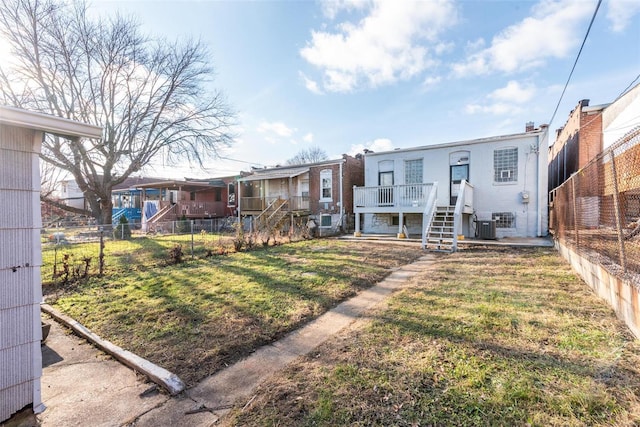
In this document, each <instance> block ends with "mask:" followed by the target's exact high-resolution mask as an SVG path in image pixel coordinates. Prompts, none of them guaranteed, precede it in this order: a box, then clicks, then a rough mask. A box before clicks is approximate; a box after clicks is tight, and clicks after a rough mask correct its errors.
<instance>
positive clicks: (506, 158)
mask: <svg viewBox="0 0 640 427" xmlns="http://www.w3.org/2000/svg"><path fill="white" fill-rule="evenodd" d="M517 180H518V149H517V148H504V149H501V150H494V152H493V181H494V182H516V181H517Z"/></svg>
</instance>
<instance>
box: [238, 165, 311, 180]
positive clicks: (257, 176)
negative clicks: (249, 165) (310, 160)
mask: <svg viewBox="0 0 640 427" xmlns="http://www.w3.org/2000/svg"><path fill="white" fill-rule="evenodd" d="M307 172H309V168H308V167H303V168H288V169H278V170H268V169H267V170H265V171H256V172H254V173H253V174H251V175H249V176H245V177H244V178H240V179H238V181H240V182H247V181H260V180H263V179H283V178H294V177H296V176H300V175H302V174H303V173H307Z"/></svg>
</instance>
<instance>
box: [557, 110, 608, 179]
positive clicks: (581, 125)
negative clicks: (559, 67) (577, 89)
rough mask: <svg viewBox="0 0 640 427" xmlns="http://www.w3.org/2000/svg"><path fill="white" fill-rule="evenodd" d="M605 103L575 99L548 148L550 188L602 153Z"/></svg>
mask: <svg viewBox="0 0 640 427" xmlns="http://www.w3.org/2000/svg"><path fill="white" fill-rule="evenodd" d="M607 105H608V104H603V105H595V106H592V107H590V106H589V100H588V99H583V100H582V101H580V102H578V105H577V106H576V108H575V109H574V110H573V111H571V113H570V114H569V118H568V119H567V122H566V123H565V125H564V126H563V127H561V128H560V129H558V130H557V134H556V141H555V142H554V143H553V145H552V146H551V147H549V191H551V190H553V189H554V188H556V187H558V186H559V185H561V184H562V183H563V182H565V181H566V180H567V179H568V178H569V177H570V176H571V175H573V174H574V173H575V172H577V171H578V170H579V169H580V168H582V167H584V166H585V165H586V164H587V163H589V161H591V159H593V158H594V157H595V156H597V155H598V154H600V153H601V152H602V113H603V111H604V109H605V108H606V107H607Z"/></svg>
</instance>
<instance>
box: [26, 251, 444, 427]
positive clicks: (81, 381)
mask: <svg viewBox="0 0 640 427" xmlns="http://www.w3.org/2000/svg"><path fill="white" fill-rule="evenodd" d="M433 259H434V256H433V255H431V254H427V255H424V256H423V257H421V258H420V259H419V260H418V261H416V262H414V263H411V264H408V265H405V266H403V267H400V268H398V269H396V270H395V271H394V272H392V273H391V274H390V275H389V276H387V278H386V279H384V280H383V281H381V282H380V283H378V284H377V285H375V286H374V287H372V288H370V289H368V290H365V291H362V292H360V293H359V294H358V295H357V296H355V297H353V298H351V299H350V300H348V301H345V302H343V303H342V304H340V305H338V306H337V307H336V308H334V309H333V310H330V311H329V312H327V313H325V314H324V315H322V316H320V317H319V318H317V319H316V320H314V321H312V322H310V323H309V324H307V325H306V326H304V327H302V328H301V329H299V330H296V331H294V332H292V333H290V334H289V335H287V336H286V337H284V338H283V339H281V340H279V341H277V342H275V343H273V344H271V345H267V346H264V347H261V348H259V349H258V350H256V352H255V353H253V355H251V356H250V357H248V358H246V359H243V360H241V361H239V362H238V363H236V364H234V365H232V366H230V367H228V368H226V369H224V370H222V371H220V372H218V373H217V374H215V375H212V376H210V377H208V378H205V379H204V380H202V381H201V382H200V383H199V384H198V385H196V386H194V387H193V388H191V389H188V390H186V391H185V392H184V393H182V394H181V395H179V396H176V397H173V398H170V397H168V396H166V395H164V394H159V393H157V392H156V391H154V390H153V389H151V391H147V390H149V387H152V386H151V384H148V383H147V384H144V383H143V382H142V381H141V379H140V378H135V374H134V373H133V372H132V371H131V370H129V369H128V368H125V367H124V366H121V365H120V366H118V367H116V366H110V367H108V368H107V370H106V372H104V371H102V370H101V369H99V365H103V364H105V366H106V364H107V363H111V364H115V365H119V364H118V363H117V362H115V361H113V360H108V361H107V360H102V359H100V356H96V355H95V354H94V355H90V356H88V359H87V357H84V358H82V359H81V360H82V361H79V362H74V359H73V357H74V356H73V355H64V354H59V356H60V358H61V359H62V361H64V364H63V365H59V367H58V368H57V369H59V372H57V371H54V370H53V368H52V367H53V366H55V363H53V364H50V365H49V366H48V367H45V369H44V377H43V400H44V402H45V404H46V405H47V406H48V407H49V409H48V410H47V411H45V413H44V414H42V415H41V416H39V418H40V420H41V421H42V425H43V426H45V427H46V426H54V425H55V426H58V425H69V426H71V425H92V426H100V425H104V426H118V425H130V426H175V425H179V426H207V427H209V426H211V425H213V424H214V423H216V422H217V421H218V420H219V419H220V418H221V417H222V416H224V415H225V414H226V413H227V412H228V411H229V410H230V409H231V407H232V405H233V404H234V403H236V402H238V401H239V402H243V401H244V402H248V401H249V400H250V399H251V397H252V392H253V390H254V389H255V388H256V386H258V384H260V383H261V382H262V381H264V380H265V379H267V378H268V377H270V376H271V375H273V374H274V373H276V372H277V371H279V370H282V369H283V368H284V367H285V366H286V365H287V364H289V363H290V362H292V361H293V360H294V359H296V358H297V357H299V356H303V355H305V354H307V353H309V352H310V351H312V350H313V349H314V348H316V347H317V346H318V345H320V344H321V343H323V342H324V341H325V340H327V339H328V338H330V337H331V336H332V335H334V334H336V333H338V332H339V331H341V330H342V329H344V328H345V327H348V326H349V325H351V324H352V323H353V322H354V321H355V320H356V319H358V318H359V317H361V316H362V315H363V314H364V313H365V312H366V311H367V310H369V309H371V308H372V307H374V306H375V305H377V304H379V303H380V302H382V301H383V300H384V299H385V298H387V297H388V296H389V295H390V294H391V293H392V292H393V291H395V290H397V289H399V288H401V287H402V286H403V285H405V284H407V282H408V279H409V278H410V277H412V276H414V275H415V274H417V273H418V272H419V271H421V270H422V269H424V268H425V267H426V266H428V265H429V264H431V263H432V262H433ZM55 336H56V334H55V329H54V336H52V337H50V340H51V341H48V346H49V345H50V346H51V348H52V349H56V342H55ZM72 338H73V337H72ZM78 346H81V344H79V345H78ZM85 346H87V347H89V346H88V345H86V344H85ZM90 348H91V347H90ZM56 351H57V350H54V352H56ZM72 351H76V349H75V348H74V349H72ZM93 352H94V353H96V352H97V350H95V349H94V350H93ZM97 353H99V352H97ZM67 358H70V360H67ZM62 361H60V362H58V363H63V362H62ZM91 363H93V364H92V365H91V366H90V364H91ZM73 365H77V366H76V367H75V368H73V367H72V366H73ZM63 366H69V369H68V371H67V372H63ZM120 369H124V370H125V371H128V372H129V375H127V374H124V375H123V376H122V377H120V376H115V372H116V371H120ZM111 370H113V372H114V373H113V374H111V373H109V372H110V371H111ZM98 371H100V372H98ZM118 375H120V374H118ZM65 381H66V382H75V387H76V388H77V389H78V390H82V392H81V393H78V392H77V391H76V392H75V393H74V390H73V386H74V384H70V386H71V387H70V389H68V390H61V389H59V383H62V382H65ZM52 387H53V388H55V389H57V391H56V392H55V393H53V392H51V393H48V392H47V391H48V390H51V388H52ZM85 389H86V390H87V391H85ZM88 390H91V391H88ZM145 391H147V392H145ZM62 395H64V396H66V397H62ZM72 396H75V397H72ZM73 412H75V413H73Z"/></svg>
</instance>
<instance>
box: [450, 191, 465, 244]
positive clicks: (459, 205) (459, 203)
mask: <svg viewBox="0 0 640 427" xmlns="http://www.w3.org/2000/svg"><path fill="white" fill-rule="evenodd" d="M467 186H469V183H468V182H467V181H466V180H464V179H463V180H462V182H461V183H460V192H459V193H458V199H457V200H456V207H455V209H454V210H453V245H452V247H451V249H452V250H453V251H454V252H455V251H457V250H458V233H459V232H460V231H462V228H461V227H462V210H463V209H464V207H465V203H466V202H465V198H466V196H467V193H468V191H466V189H467Z"/></svg>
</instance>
